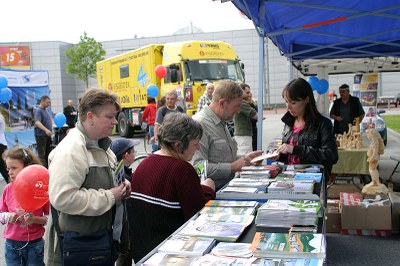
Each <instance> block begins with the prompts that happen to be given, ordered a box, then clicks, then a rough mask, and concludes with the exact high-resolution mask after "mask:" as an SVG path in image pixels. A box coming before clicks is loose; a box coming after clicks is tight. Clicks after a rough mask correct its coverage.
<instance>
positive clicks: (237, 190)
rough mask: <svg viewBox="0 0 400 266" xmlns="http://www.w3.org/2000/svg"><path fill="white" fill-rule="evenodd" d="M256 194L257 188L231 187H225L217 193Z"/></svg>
mask: <svg viewBox="0 0 400 266" xmlns="http://www.w3.org/2000/svg"><path fill="white" fill-rule="evenodd" d="M230 192H234V193H257V192H258V188H256V187H231V186H226V187H225V188H223V189H221V190H220V191H218V193H230Z"/></svg>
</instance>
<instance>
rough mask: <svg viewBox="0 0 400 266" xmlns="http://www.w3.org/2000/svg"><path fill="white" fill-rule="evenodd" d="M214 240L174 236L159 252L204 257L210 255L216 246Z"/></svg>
mask: <svg viewBox="0 0 400 266" xmlns="http://www.w3.org/2000/svg"><path fill="white" fill-rule="evenodd" d="M215 243H216V241H215V239H213V238H206V237H195V236H183V235H172V236H170V237H169V238H168V239H167V240H166V241H165V242H164V243H163V244H162V246H161V247H160V248H159V249H158V252H165V253H169V254H181V255H189V256H202V255H204V254H206V253H208V252H209V251H210V250H211V248H212V247H213V246H214V245H215Z"/></svg>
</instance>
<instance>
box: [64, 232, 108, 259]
mask: <svg viewBox="0 0 400 266" xmlns="http://www.w3.org/2000/svg"><path fill="white" fill-rule="evenodd" d="M113 242H114V241H113V237H112V232H110V231H108V230H106V229H103V230H99V231H97V232H94V233H91V234H82V233H78V232H73V231H67V232H65V233H64V234H63V235H62V261H63V265H66V266H67V265H114V262H115V259H116V253H115V250H114V247H113Z"/></svg>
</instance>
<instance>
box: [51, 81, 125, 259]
mask: <svg viewBox="0 0 400 266" xmlns="http://www.w3.org/2000/svg"><path fill="white" fill-rule="evenodd" d="M119 109H120V105H119V103H118V100H117V96H116V95H115V94H112V93H110V92H108V90H104V89H97V88H96V89H91V90H88V91H87V92H86V93H85V94H84V95H83V97H82V98H81V101H80V105H79V121H78V122H77V124H76V127H75V128H73V129H71V130H70V131H69V133H68V134H67V135H66V137H65V138H64V139H63V140H62V141H61V142H60V143H59V144H58V145H57V147H56V148H55V149H54V150H53V151H52V152H51V153H50V156H49V173H50V181H49V200H50V203H51V205H52V206H53V207H54V208H55V210H57V211H58V212H57V213H58V219H57V221H58V224H59V227H60V232H61V233H64V232H66V231H73V232H77V233H81V234H92V233H95V232H100V231H104V229H106V230H109V231H111V230H113V239H114V240H116V241H117V242H120V240H123V239H124V238H123V236H122V237H121V229H122V227H124V226H125V225H126V223H123V222H122V218H121V217H122V214H123V212H122V211H123V209H122V211H121V212H120V211H119V210H121V208H119V206H121V201H122V200H123V199H124V198H127V197H129V195H130V192H131V185H130V183H129V181H128V180H125V181H122V182H120V183H119V184H115V183H114V182H115V181H116V180H114V175H113V173H112V168H114V167H115V166H116V158H115V155H114V153H113V152H112V151H111V149H110V148H109V147H110V144H111V139H110V138H109V137H108V136H110V135H111V134H112V130H113V128H114V126H115V125H116V124H117V120H116V119H115V116H116V114H117V112H118V111H119ZM114 206H117V211H116V212H115V211H113V210H114V209H115V208H114ZM51 212H52V213H53V210H52V211H51ZM54 213H55V212H54ZM113 213H115V215H114V214H113ZM55 222H56V220H53V219H52V217H51V216H50V219H49V222H48V225H47V228H46V246H45V248H46V256H45V258H47V260H46V265H61V264H62V261H61V253H60V250H59V247H60V245H58V238H57V232H56V228H55ZM117 228H118V229H117ZM76 248H77V249H79V247H76ZM79 263H84V262H80V261H78V262H77V264H79Z"/></svg>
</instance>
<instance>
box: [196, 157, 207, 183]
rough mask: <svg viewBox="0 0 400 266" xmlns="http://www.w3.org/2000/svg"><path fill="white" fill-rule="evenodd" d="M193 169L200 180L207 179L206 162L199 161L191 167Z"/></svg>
mask: <svg viewBox="0 0 400 266" xmlns="http://www.w3.org/2000/svg"><path fill="white" fill-rule="evenodd" d="M193 167H194V169H195V170H196V172H197V175H198V176H199V178H200V180H206V179H207V160H200V161H199V162H198V163H196V164H195V165H193Z"/></svg>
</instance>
